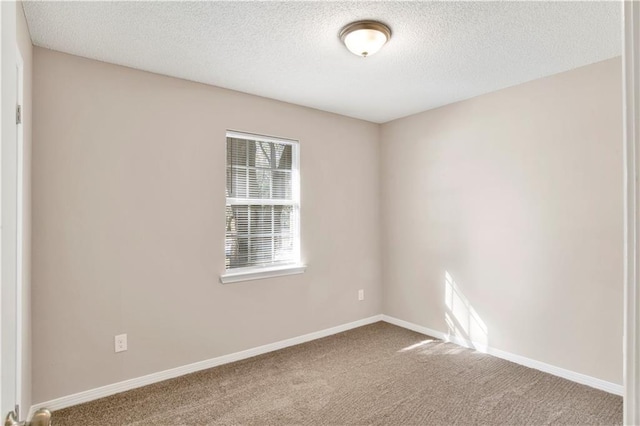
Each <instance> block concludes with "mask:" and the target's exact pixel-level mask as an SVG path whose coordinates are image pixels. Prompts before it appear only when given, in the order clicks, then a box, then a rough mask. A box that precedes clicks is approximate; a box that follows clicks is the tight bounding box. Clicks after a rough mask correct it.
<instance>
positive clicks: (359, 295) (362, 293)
mask: <svg viewBox="0 0 640 426" xmlns="http://www.w3.org/2000/svg"><path fill="white" fill-rule="evenodd" d="M358 300H360V301H363V300H364V290H362V289H360V290H358Z"/></svg>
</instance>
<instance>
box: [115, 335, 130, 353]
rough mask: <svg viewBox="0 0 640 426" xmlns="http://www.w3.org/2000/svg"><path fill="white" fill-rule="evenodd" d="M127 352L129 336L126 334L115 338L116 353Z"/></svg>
mask: <svg viewBox="0 0 640 426" xmlns="http://www.w3.org/2000/svg"><path fill="white" fill-rule="evenodd" d="M126 350H127V335H126V334H118V335H117V336H116V337H115V351H116V352H123V351H126Z"/></svg>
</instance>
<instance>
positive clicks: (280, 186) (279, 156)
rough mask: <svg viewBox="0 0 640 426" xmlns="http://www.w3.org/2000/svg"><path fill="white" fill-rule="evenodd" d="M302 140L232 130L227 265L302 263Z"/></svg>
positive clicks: (268, 265)
mask: <svg viewBox="0 0 640 426" xmlns="http://www.w3.org/2000/svg"><path fill="white" fill-rule="evenodd" d="M299 179H300V178H299V170H298V143H297V142H295V141H290V140H281V139H275V138H271V137H266V136H257V135H251V134H245V133H238V132H227V207H226V209H227V211H226V235H225V253H226V265H225V266H226V269H227V270H232V269H233V270H236V269H238V268H247V269H249V268H251V269H256V268H261V267H271V266H280V265H288V264H296V263H298V262H299V261H300V254H299V253H300V232H299V229H300V226H299V212H300V202H299V200H300V185H299Z"/></svg>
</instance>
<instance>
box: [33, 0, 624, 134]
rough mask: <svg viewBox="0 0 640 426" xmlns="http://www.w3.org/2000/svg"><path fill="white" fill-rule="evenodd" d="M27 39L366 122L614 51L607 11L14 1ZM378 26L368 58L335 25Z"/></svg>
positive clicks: (503, 5)
mask: <svg viewBox="0 0 640 426" xmlns="http://www.w3.org/2000/svg"><path fill="white" fill-rule="evenodd" d="M24 9H25V13H26V16H27V21H28V24H29V29H30V31H31V37H32V38H33V43H34V44H35V45H37V46H42V47H46V48H50V49H55V50H59V51H62V52H67V53H71V54H74V55H79V56H84V57H87V58H92V59H98V60H101V61H105V62H111V63H115V64H120V65H126V66H129V67H132V68H137V69H141V70H146V71H152V72H155V73H160V74H166V75H170V76H175V77H180V78H184V79H188V80H193V81H199V82H202V83H208V84H212V85H215V86H220V87H226V88H229V89H234V90H239V91H242V92H246V93H252V94H256V95H260V96H266V97H269V98H273V99H279V100H282V101H286V102H291V103H295V104H299V105H305V106H309V107H313V108H317V109H321V110H325V111H331V112H335V113H338V114H343V115H347V116H351V117H356V118H362V119H365V120H369V121H373V122H378V123H381V122H386V121H389V120H392V119H395V118H399V117H403V116H406V115H410V114H414V113H417V112H420V111H424V110H427V109H431V108H435V107H438V106H441V105H445V104H448V103H452V102H455V101H459V100H462V99H467V98H470V97H473V96H477V95H480V94H483V93H487V92H491V91H494V90H497V89H500V88H504V87H508V86H512V85H515V84H518V83H522V82H525V81H529V80H533V79H536V78H539V77H542V76H546V75H550V74H555V73H558V72H561V71H566V70H569V69H572V68H576V67H579V66H582V65H586V64H589V63H593V62H597V61H600V60H604V59H608V58H611V57H614V56H617V55H620V54H621V13H620V4H619V2H417V1H413V2H25V3H24ZM359 19H374V20H380V21H382V22H385V23H386V24H388V25H389V26H390V27H391V30H392V33H393V34H392V37H391V41H390V42H389V43H388V44H387V45H386V46H385V47H383V49H382V50H381V51H380V52H378V53H377V54H376V55H374V56H371V57H369V58H360V57H357V56H355V55H353V54H351V53H350V52H348V51H347V50H346V48H345V47H344V46H343V45H342V44H341V42H340V40H339V38H338V33H339V31H340V29H342V27H343V26H345V25H346V24H348V23H349V22H351V21H354V20H359Z"/></svg>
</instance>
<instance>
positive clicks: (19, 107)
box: [16, 105, 22, 124]
mask: <svg viewBox="0 0 640 426" xmlns="http://www.w3.org/2000/svg"><path fill="white" fill-rule="evenodd" d="M16 124H22V105H16Z"/></svg>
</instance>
